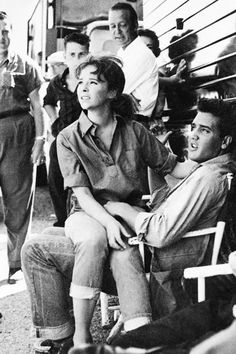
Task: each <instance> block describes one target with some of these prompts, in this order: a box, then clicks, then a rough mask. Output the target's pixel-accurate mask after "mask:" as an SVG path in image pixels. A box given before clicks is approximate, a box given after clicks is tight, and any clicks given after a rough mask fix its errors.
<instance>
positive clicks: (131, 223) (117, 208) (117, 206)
mask: <svg viewBox="0 0 236 354" xmlns="http://www.w3.org/2000/svg"><path fill="white" fill-rule="evenodd" d="M103 207H104V208H105V209H106V211H108V213H109V214H111V215H112V216H114V217H116V216H119V217H121V219H122V220H124V222H125V225H128V227H130V228H131V230H133V232H135V231H134V230H135V219H136V217H137V215H138V213H140V212H142V211H144V210H143V209H142V208H140V207H136V206H131V205H129V204H127V203H122V202H108V203H106V204H105V205H104V206H103ZM132 236H134V235H132Z"/></svg>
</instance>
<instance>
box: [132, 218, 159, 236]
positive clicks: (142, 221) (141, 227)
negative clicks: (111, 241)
mask: <svg viewBox="0 0 236 354" xmlns="http://www.w3.org/2000/svg"><path fill="white" fill-rule="evenodd" d="M153 215H154V213H145V212H141V213H138V215H137V217H136V219H135V224H134V227H135V232H136V235H137V237H138V240H139V241H144V240H145V237H146V235H147V232H148V225H149V222H150V219H151V218H152V217H153Z"/></svg>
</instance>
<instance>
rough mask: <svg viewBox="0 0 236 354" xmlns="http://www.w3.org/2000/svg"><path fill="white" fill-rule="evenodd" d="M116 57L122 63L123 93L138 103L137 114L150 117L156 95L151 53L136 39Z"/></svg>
mask: <svg viewBox="0 0 236 354" xmlns="http://www.w3.org/2000/svg"><path fill="white" fill-rule="evenodd" d="M117 55H118V56H119V57H120V58H121V59H122V61H123V71H124V74H125V88H124V92H125V93H128V94H132V95H133V96H134V97H135V99H136V100H137V101H139V106H140V108H139V111H138V113H139V114H142V115H144V116H148V117H150V116H151V114H152V111H153V109H154V107H155V104H156V100H157V95H158V87H159V85H158V65H157V60H156V57H155V56H154V54H153V53H152V51H151V50H150V49H149V48H147V46H146V45H145V44H144V43H143V41H142V40H141V38H140V37H137V38H136V39H135V40H134V41H133V42H131V43H130V44H129V45H128V46H127V47H126V48H125V49H122V48H120V49H119V50H118V53H117Z"/></svg>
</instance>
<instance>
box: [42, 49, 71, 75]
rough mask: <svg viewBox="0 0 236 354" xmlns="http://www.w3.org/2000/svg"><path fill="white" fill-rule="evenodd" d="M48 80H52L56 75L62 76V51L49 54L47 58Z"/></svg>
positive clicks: (63, 69)
mask: <svg viewBox="0 0 236 354" xmlns="http://www.w3.org/2000/svg"><path fill="white" fill-rule="evenodd" d="M46 62H47V65H48V67H49V68H48V79H49V80H50V79H52V78H53V77H55V76H56V75H62V74H63V72H64V71H65V69H66V67H67V66H66V64H65V56H64V51H63V50H59V51H57V52H54V53H52V54H50V55H49V56H48V58H47V61H46Z"/></svg>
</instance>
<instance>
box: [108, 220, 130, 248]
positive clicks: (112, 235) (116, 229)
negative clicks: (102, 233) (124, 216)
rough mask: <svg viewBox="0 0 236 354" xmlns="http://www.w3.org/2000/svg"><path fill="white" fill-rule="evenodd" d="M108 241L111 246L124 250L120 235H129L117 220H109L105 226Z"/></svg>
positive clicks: (124, 246)
mask: <svg viewBox="0 0 236 354" xmlns="http://www.w3.org/2000/svg"><path fill="white" fill-rule="evenodd" d="M106 231H107V238H108V243H109V246H110V247H111V248H115V249H117V250H124V249H125V248H126V245H125V242H124V241H123V240H122V236H124V237H127V238H129V237H131V236H132V235H130V234H129V233H128V232H127V231H126V229H125V228H124V227H123V226H122V225H121V224H120V223H119V221H117V220H115V219H114V221H113V222H109V223H108V225H107V226H106Z"/></svg>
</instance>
